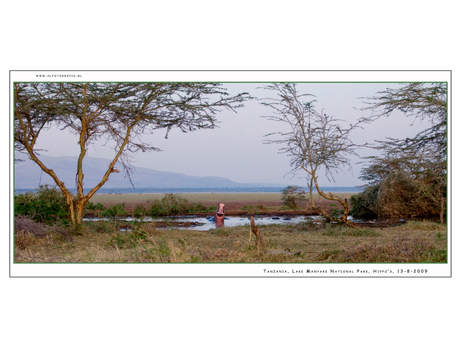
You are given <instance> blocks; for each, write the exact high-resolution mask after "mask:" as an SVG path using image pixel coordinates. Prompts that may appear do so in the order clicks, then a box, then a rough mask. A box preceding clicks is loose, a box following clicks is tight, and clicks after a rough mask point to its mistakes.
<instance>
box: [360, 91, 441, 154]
mask: <svg viewBox="0 0 460 345" xmlns="http://www.w3.org/2000/svg"><path fill="white" fill-rule="evenodd" d="M362 99H363V102H364V104H366V106H364V107H362V108H361V110H371V111H372V115H371V116H369V117H368V120H369V121H375V120H377V119H378V118H380V117H381V116H386V117H388V116H390V115H391V114H392V113H393V112H394V111H396V110H399V111H401V112H402V113H403V114H405V115H406V116H409V117H414V119H420V120H424V119H427V120H428V121H430V123H431V127H429V128H428V129H426V130H424V131H421V132H420V133H418V134H417V135H416V136H415V137H414V138H406V139H403V140H394V139H392V140H391V142H392V146H393V147H399V148H402V149H404V148H408V149H415V150H417V149H423V148H428V147H429V148H431V149H433V150H435V151H437V154H438V156H439V157H441V158H444V159H445V158H446V154H447V84H446V83H431V84H430V83H406V84H402V86H401V87H400V88H398V89H390V88H387V89H386V90H384V91H380V92H377V93H376V95H375V96H373V97H363V98H362Z"/></svg>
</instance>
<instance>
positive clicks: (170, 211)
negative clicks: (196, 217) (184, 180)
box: [149, 194, 208, 216]
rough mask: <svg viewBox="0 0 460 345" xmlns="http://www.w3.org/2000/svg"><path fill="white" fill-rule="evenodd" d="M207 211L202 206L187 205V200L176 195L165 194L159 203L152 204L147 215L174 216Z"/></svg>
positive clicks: (156, 201)
mask: <svg viewBox="0 0 460 345" xmlns="http://www.w3.org/2000/svg"><path fill="white" fill-rule="evenodd" d="M207 211H208V209H207V208H206V207H205V206H204V205H202V204H199V203H198V204H196V203H193V202H192V203H189V202H188V200H187V199H185V198H182V197H181V196H179V195H176V194H165V196H164V197H163V198H162V199H161V201H158V200H155V201H154V202H153V204H152V206H151V207H150V211H149V215H151V216H176V215H184V214H190V213H198V212H207Z"/></svg>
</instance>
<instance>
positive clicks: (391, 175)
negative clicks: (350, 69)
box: [355, 83, 447, 222]
mask: <svg viewBox="0 0 460 345" xmlns="http://www.w3.org/2000/svg"><path fill="white" fill-rule="evenodd" d="M363 99H364V103H365V104H366V105H365V106H364V107H363V108H362V110H371V111H372V114H371V116H370V117H368V120H369V121H375V120H377V119H378V118H380V117H381V116H390V115H391V114H393V113H394V112H395V111H396V110H399V111H401V112H402V113H403V114H405V115H406V116H411V117H414V119H415V120H416V119H420V120H423V119H426V120H428V121H429V122H430V123H431V126H430V127H429V128H428V129H426V130H423V131H421V132H419V133H418V134H417V135H416V136H415V137H413V138H405V139H393V138H388V140H386V141H378V146H376V147H375V148H376V149H379V150H380V152H381V155H380V156H371V157H367V159H368V161H369V164H368V166H367V167H365V168H363V170H362V174H361V179H363V180H366V181H367V183H368V186H369V187H368V188H369V190H371V189H372V190H373V191H374V193H373V195H374V197H373V198H371V200H368V202H367V204H368V205H363V206H364V208H369V209H371V210H372V211H373V212H375V213H376V214H377V215H379V216H395V215H398V216H407V215H411V214H412V215H425V214H432V213H439V215H440V220H441V222H443V215H444V213H445V210H446V204H447V201H446V192H447V191H446V187H447V84H446V83H431V84H429V83H409V84H402V86H401V87H400V88H398V89H389V88H388V89H386V90H384V91H381V92H378V93H377V94H376V95H375V96H373V97H365V98H363ZM396 185H399V186H400V187H396ZM401 185H404V186H405V187H404V188H401ZM358 198H359V196H357V198H355V200H358Z"/></svg>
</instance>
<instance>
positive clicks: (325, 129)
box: [262, 83, 365, 226]
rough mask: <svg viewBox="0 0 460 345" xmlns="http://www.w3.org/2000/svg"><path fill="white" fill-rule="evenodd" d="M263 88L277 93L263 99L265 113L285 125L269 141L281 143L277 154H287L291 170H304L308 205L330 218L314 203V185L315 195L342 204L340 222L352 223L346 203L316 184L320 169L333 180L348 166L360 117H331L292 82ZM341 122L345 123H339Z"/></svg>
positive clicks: (355, 146) (353, 151)
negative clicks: (352, 136)
mask: <svg viewBox="0 0 460 345" xmlns="http://www.w3.org/2000/svg"><path fill="white" fill-rule="evenodd" d="M265 89H266V90H269V91H274V92H276V96H277V97H276V98H266V99H264V100H263V102H262V104H263V105H265V106H267V107H269V108H271V109H272V111H273V115H270V116H265V117H266V118H268V119H269V120H271V121H276V122H280V123H283V124H285V125H286V131H285V132H275V133H269V134H267V136H276V137H277V139H273V140H267V141H266V143H269V144H273V143H274V144H280V145H282V147H281V148H280V149H279V152H280V153H283V154H287V155H288V156H289V157H290V158H291V160H290V165H291V171H290V173H292V174H296V173H297V172H299V171H302V172H305V173H307V178H308V181H309V183H308V185H309V188H310V200H311V201H312V205H311V207H312V208H313V209H316V210H318V211H319V212H320V213H321V214H322V215H323V216H325V217H326V218H327V219H329V220H331V219H332V217H331V216H330V215H328V214H327V213H326V212H325V211H324V210H323V209H321V207H317V206H315V204H314V202H313V186H315V188H316V190H317V192H318V194H319V195H320V196H321V197H323V198H324V199H327V200H334V201H337V202H339V203H340V204H341V205H342V207H343V215H342V217H341V218H340V219H339V220H340V221H341V222H343V223H346V224H348V225H351V226H352V223H351V222H350V221H349V220H348V219H347V216H348V213H349V210H348V202H347V200H346V199H342V198H340V197H338V196H335V195H333V194H332V193H328V194H326V193H324V191H323V190H322V189H321V188H320V186H319V183H318V175H319V171H320V169H324V173H325V175H326V177H327V178H328V179H329V180H334V174H336V173H338V172H339V171H341V170H342V168H344V167H350V168H351V165H350V156H352V155H357V153H356V149H357V148H358V147H359V145H357V144H355V143H353V142H352V140H351V139H350V133H351V132H352V131H353V130H355V129H356V128H359V124H360V123H361V122H363V121H365V120H363V119H361V120H359V121H358V122H357V123H355V124H351V123H348V122H346V121H343V120H338V119H334V118H333V117H332V116H328V115H327V114H326V113H324V112H323V111H321V113H319V112H318V111H316V110H315V108H314V105H313V103H314V102H315V100H314V99H312V98H313V97H314V96H313V95H311V94H299V93H298V92H297V89H296V85H295V84H288V83H275V84H271V85H269V86H267V87H265ZM342 124H344V125H342Z"/></svg>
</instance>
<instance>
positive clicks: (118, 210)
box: [101, 203, 126, 217]
mask: <svg viewBox="0 0 460 345" xmlns="http://www.w3.org/2000/svg"><path fill="white" fill-rule="evenodd" d="M125 214H126V212H125V203H122V204H115V205H112V206H110V207H108V208H106V209H105V210H104V211H103V212H102V213H101V216H104V217H120V216H123V215H125Z"/></svg>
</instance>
